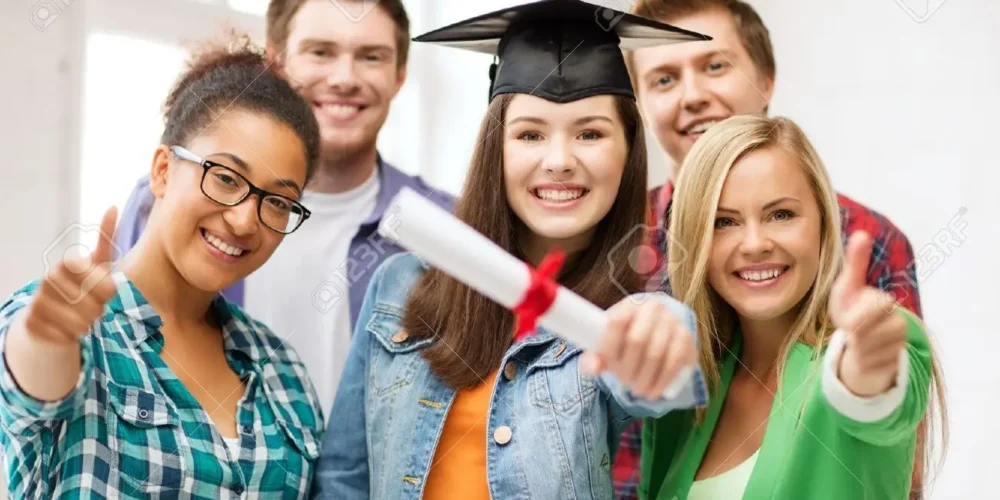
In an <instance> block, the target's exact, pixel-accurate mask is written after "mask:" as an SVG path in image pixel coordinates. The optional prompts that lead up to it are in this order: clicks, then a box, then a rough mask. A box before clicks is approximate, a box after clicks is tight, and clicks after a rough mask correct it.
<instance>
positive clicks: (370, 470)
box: [313, 253, 707, 500]
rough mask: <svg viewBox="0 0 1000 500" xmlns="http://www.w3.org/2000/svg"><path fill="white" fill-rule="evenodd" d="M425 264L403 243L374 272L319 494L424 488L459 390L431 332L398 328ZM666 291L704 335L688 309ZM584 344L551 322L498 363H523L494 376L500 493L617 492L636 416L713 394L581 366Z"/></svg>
mask: <svg viewBox="0 0 1000 500" xmlns="http://www.w3.org/2000/svg"><path fill="white" fill-rule="evenodd" d="M426 270H427V268H426V267H425V265H424V264H423V263H422V262H421V261H420V260H419V259H418V258H416V257H414V256H413V255H411V254H409V253H402V254H398V255H395V256H393V257H390V258H389V259H387V260H386V261H385V262H384V263H383V264H382V265H380V266H379V268H378V269H377V270H376V271H375V274H374V276H373V278H372V281H371V283H370V285H369V287H368V290H367V293H366V296H365V300H364V302H363V305H362V308H361V313H360V316H359V318H358V319H359V320H358V322H357V324H356V327H355V334H354V337H353V343H352V346H351V352H350V356H349V359H348V361H347V365H346V367H345V369H344V374H343V376H342V379H341V383H340V388H339V391H338V394H337V399H336V401H335V402H334V406H333V409H332V413H331V418H330V423H329V427H328V429H327V434H326V438H325V441H324V443H323V447H322V449H321V458H320V463H319V464H318V466H317V472H316V476H315V480H314V484H313V496H314V498H336V499H355V498H373V499H392V500H403V499H410V498H412V499H418V498H420V497H421V496H422V494H423V488H424V483H425V480H426V478H427V475H428V473H429V470H430V466H431V461H432V459H433V458H434V453H435V448H436V446H437V442H438V439H439V437H440V435H441V432H442V428H443V426H444V422H445V418H446V417H447V415H448V411H449V409H450V407H451V404H452V402H453V401H454V399H455V395H456V393H455V391H454V390H452V389H450V388H449V387H447V386H445V385H444V384H443V383H442V382H441V381H440V380H439V379H438V378H437V377H436V376H435V375H434V374H433V373H431V372H430V370H429V368H428V364H427V362H426V361H425V360H424V359H423V358H422V357H421V353H420V351H421V349H423V348H426V347H427V346H429V345H430V344H431V343H432V342H434V341H435V339H434V338H428V339H415V338H408V337H406V336H404V335H397V334H399V333H400V332H401V331H402V316H403V307H404V304H405V303H406V298H407V295H408V294H409V292H410V290H411V288H412V287H413V286H414V284H415V283H416V282H417V280H418V279H419V278H420V276H421V275H422V274H423V273H424V272H426ZM658 295H659V296H660V299H661V300H663V301H664V302H665V303H666V304H668V306H669V307H670V308H671V309H672V310H673V312H674V313H675V314H677V315H678V317H679V318H681V320H682V321H683V323H684V324H685V325H686V326H687V327H688V328H689V329H690V330H691V332H692V333H693V334H695V335H697V334H696V331H695V327H696V323H695V319H694V316H693V314H692V313H691V311H690V309H688V308H687V307H686V306H684V305H683V304H681V303H680V302H678V301H676V300H674V299H672V298H670V297H669V296H667V295H666V294H658ZM470 334H475V333H474V332H472V333H470ZM696 338H697V337H696ZM581 352H582V351H581V349H580V348H579V347H577V346H574V345H572V344H567V343H565V342H563V341H562V340H561V339H560V338H559V337H556V336H555V335H553V334H552V333H550V332H547V331H546V330H545V329H539V330H538V332H537V334H536V335H534V336H532V337H529V338H527V339H524V340H522V341H521V342H518V343H515V344H514V345H512V346H511V347H510V348H509V349H508V350H507V353H506V354H505V356H504V358H503V361H502V364H501V365H500V366H501V367H502V366H505V365H506V364H507V363H508V362H513V363H515V365H516V367H517V370H516V372H515V375H514V377H513V378H512V379H510V380H508V379H507V378H506V377H505V376H503V375H501V376H500V377H498V378H497V382H496V385H495V387H494V388H493V396H492V398H491V402H490V407H489V410H488V413H487V415H485V417H486V418H487V419H488V421H487V433H486V436H483V439H485V440H486V446H487V466H486V467H487V478H488V483H489V488H490V493H491V495H492V497H493V498H504V499H528V498H535V499H537V498H545V499H550V498H551V499H555V498H558V499H608V498H612V495H613V485H612V480H611V464H612V462H613V460H614V456H615V453H616V451H617V447H618V439H619V436H620V435H621V432H622V430H623V428H624V427H625V426H626V425H627V424H628V423H629V421H630V420H631V419H632V418H633V417H646V416H662V415H664V414H666V413H668V412H669V411H671V410H673V409H679V408H691V407H694V406H696V405H705V404H706V403H707V396H706V391H705V384H704V379H703V378H702V374H701V372H700V371H698V372H696V374H695V377H694V378H693V379H692V382H691V383H689V384H688V386H687V387H685V389H684V390H683V391H682V393H681V395H680V396H678V397H677V398H676V399H673V400H666V399H661V400H658V401H655V402H648V401H645V400H640V399H636V398H633V397H631V396H630V394H629V393H628V391H627V390H626V389H624V388H623V387H622V386H621V384H619V383H618V382H617V381H616V380H615V379H614V378H613V377H612V376H610V375H602V376H601V377H599V378H597V379H594V378H590V377H587V376H584V375H583V374H581V373H580V370H579V366H578V361H579V354H580V353H581ZM498 368H499V367H498ZM501 426H507V427H509V428H510V430H511V436H512V437H511V439H510V441H509V442H506V443H503V442H501V443H498V442H497V441H495V440H494V438H493V433H494V431H495V430H496V429H497V428H499V427H501Z"/></svg>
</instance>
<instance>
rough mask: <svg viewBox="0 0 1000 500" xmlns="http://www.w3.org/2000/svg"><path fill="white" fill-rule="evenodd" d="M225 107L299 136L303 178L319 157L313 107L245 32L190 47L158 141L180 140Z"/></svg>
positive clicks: (312, 170) (166, 105) (169, 98)
mask: <svg viewBox="0 0 1000 500" xmlns="http://www.w3.org/2000/svg"><path fill="white" fill-rule="evenodd" d="M228 109H243V110H246V111H251V112H256V113H263V114H266V115H267V116H270V117H271V118H273V119H275V120H277V121H278V122H280V123H284V124H285V125H287V126H288V127H290V128H291V129H292V130H294V131H295V134H296V135H298V137H299V139H301V140H302V145H303V148H304V150H305V151H304V152H305V157H306V182H307V183H308V182H309V179H310V178H312V175H313V173H315V171H316V167H317V165H318V161H319V151H320V134H319V125H318V124H317V123H316V117H315V116H314V115H313V111H312V108H311V107H310V106H309V103H307V102H306V101H305V100H304V99H303V98H302V97H301V96H300V95H299V94H298V92H296V91H295V89H294V88H293V87H292V85H291V84H290V83H289V82H288V81H287V80H285V79H284V78H283V77H282V75H281V74H280V73H279V70H278V69H276V68H275V69H272V67H271V64H269V63H268V61H267V58H266V56H265V53H264V51H263V49H260V48H258V47H256V46H255V45H254V44H253V42H252V40H250V38H249V37H247V36H246V35H240V34H236V33H231V34H230V35H229V37H227V39H226V40H225V43H220V42H219V41H215V40H209V41H207V42H202V43H200V44H199V45H198V46H197V47H196V48H195V50H194V52H193V57H192V59H191V61H190V63H189V67H188V69H187V71H185V72H184V73H183V74H181V76H180V78H178V80H177V82H176V83H175V84H174V86H173V89H172V90H171V91H170V94H169V95H168V96H167V100H166V101H165V102H164V105H163V118H164V129H163V135H162V136H161V138H160V142H161V143H162V144H165V145H172V144H183V143H184V142H186V141H187V140H189V139H190V138H191V137H192V136H193V135H195V134H198V133H201V132H202V131H203V130H204V129H205V127H207V126H209V125H211V123H212V122H213V121H214V120H215V119H216V118H218V117H219V115H221V114H222V113H223V112H224V111H226V110H228Z"/></svg>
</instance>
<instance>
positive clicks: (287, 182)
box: [212, 153, 302, 196]
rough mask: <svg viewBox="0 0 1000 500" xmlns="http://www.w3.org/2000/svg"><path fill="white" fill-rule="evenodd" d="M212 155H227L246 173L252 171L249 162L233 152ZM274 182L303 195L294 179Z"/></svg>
mask: <svg viewBox="0 0 1000 500" xmlns="http://www.w3.org/2000/svg"><path fill="white" fill-rule="evenodd" d="M212 156H222V157H225V158H227V159H229V160H231V161H232V162H233V163H235V164H236V166H237V167H239V169H240V170H242V171H243V172H244V173H250V166H249V165H247V162H245V161H243V159H242V158H240V157H239V156H236V155H234V154H232V153H216V154H214V155H212ZM272 184H275V185H280V186H283V187H286V188H291V189H294V190H295V195H296V196H302V190H301V189H299V186H298V184H296V183H295V181H293V180H290V179H278V180H277V181H275V182H273V183H272Z"/></svg>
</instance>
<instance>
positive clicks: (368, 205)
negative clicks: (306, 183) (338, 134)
mask: <svg viewBox="0 0 1000 500" xmlns="http://www.w3.org/2000/svg"><path fill="white" fill-rule="evenodd" d="M378 192H379V178H378V169H377V168H376V169H375V170H373V171H372V176H371V178H369V179H368V180H367V181H365V183H364V184H362V185H361V186H359V187H357V188H356V189H354V190H352V191H349V192H346V193H337V194H325V193H314V192H311V191H306V192H305V193H304V194H303V196H302V198H301V200H300V202H301V203H302V204H303V205H304V206H305V207H306V208H308V209H309V210H310V211H311V212H312V215H311V216H310V217H309V219H308V220H306V221H305V222H304V223H303V224H302V225H301V226H300V227H299V229H297V230H296V231H295V232H294V233H292V234H289V235H287V236H285V239H284V241H282V242H281V244H280V245H278V248H277V250H275V252H274V255H272V256H271V258H270V259H268V261H267V262H266V263H265V264H264V265H263V266H261V268H260V269H258V270H257V271H256V272H255V273H253V274H252V275H250V276H248V277H247V279H246V284H245V285H244V286H245V291H244V308H245V309H246V311H247V313H248V314H250V316H252V317H253V318H254V319H257V320H259V321H262V322H264V323H265V324H266V325H267V326H268V327H270V328H271V330H272V331H273V332H274V333H275V335H277V336H279V337H281V338H282V339H284V340H285V342H286V343H287V344H289V345H291V347H292V348H293V349H295V351H296V353H297V354H298V356H299V358H301V359H302V361H303V362H304V363H305V365H306V369H307V370H308V371H309V378H310V379H311V380H312V383H313V385H315V387H316V392H317V393H318V394H319V401H320V404H321V405H322V408H323V414H324V415H325V416H326V418H327V419H329V417H330V409H331V407H332V406H333V399H334V395H335V394H336V391H337V385H338V384H339V383H340V373H341V371H342V370H343V368H344V363H345V361H346V360H347V352H348V350H349V349H350V346H351V333H352V325H351V318H350V298H349V295H348V286H349V283H348V280H347V274H346V272H345V270H344V269H345V266H346V262H347V257H348V252H349V251H350V246H351V240H352V239H353V238H354V236H355V234H357V232H358V228H359V226H360V225H361V223H362V222H364V221H365V220H366V219H367V218H368V217H369V216H370V215H371V213H372V211H374V210H375V204H376V200H377V198H378Z"/></svg>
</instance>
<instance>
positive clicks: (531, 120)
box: [507, 115, 615, 125]
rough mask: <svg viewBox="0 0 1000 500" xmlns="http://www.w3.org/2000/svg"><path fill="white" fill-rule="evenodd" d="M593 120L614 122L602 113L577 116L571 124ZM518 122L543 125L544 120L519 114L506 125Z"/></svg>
mask: <svg viewBox="0 0 1000 500" xmlns="http://www.w3.org/2000/svg"><path fill="white" fill-rule="evenodd" d="M593 121H605V122H608V123H610V124H612V125H613V124H614V123H615V122H614V121H612V120H611V118H608V117H607V116H603V115H591V116H584V117H582V118H577V119H576V120H573V125H583V124H585V123H589V122H593ZM518 122H529V123H537V124H539V125H544V124H545V123H546V121H545V120H543V119H541V118H538V117H537V116H519V117H517V118H514V119H513V120H511V121H509V122H507V124H508V125H513V124H515V123H518Z"/></svg>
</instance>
